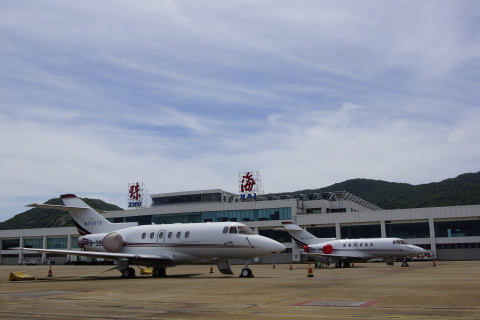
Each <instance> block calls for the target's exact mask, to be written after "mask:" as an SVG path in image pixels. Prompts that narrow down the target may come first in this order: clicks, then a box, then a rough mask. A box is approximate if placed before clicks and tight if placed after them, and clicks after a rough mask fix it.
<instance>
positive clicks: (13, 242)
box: [2, 238, 20, 250]
mask: <svg viewBox="0 0 480 320" xmlns="http://www.w3.org/2000/svg"><path fill="white" fill-rule="evenodd" d="M18 247H20V238H19V239H5V240H2V250H7V249H10V248H18Z"/></svg>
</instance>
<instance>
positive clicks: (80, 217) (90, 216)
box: [27, 194, 137, 235]
mask: <svg viewBox="0 0 480 320" xmlns="http://www.w3.org/2000/svg"><path fill="white" fill-rule="evenodd" d="M61 198H62V201H63V203H64V204H65V205H64V206H59V205H49V204H37V203H34V204H29V205H27V207H35V208H44V209H55V210H66V211H68V213H69V214H70V216H71V217H72V219H73V221H74V223H75V226H76V227H77V230H78V233H79V234H81V235H86V234H91V233H106V232H112V231H115V230H119V229H123V228H128V227H133V226H136V225H137V223H136V222H128V223H110V222H109V221H108V220H107V219H105V218H104V217H102V216H101V215H100V214H99V213H98V212H101V211H97V210H94V209H92V208H91V207H90V206H89V205H87V204H86V203H85V202H84V201H83V200H82V199H80V198H78V197H77V196H75V195H74V194H64V195H61Z"/></svg>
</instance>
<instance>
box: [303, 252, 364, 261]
mask: <svg viewBox="0 0 480 320" xmlns="http://www.w3.org/2000/svg"><path fill="white" fill-rule="evenodd" d="M301 254H307V255H309V256H320V257H325V258H332V259H334V260H338V261H362V260H366V259H370V258H369V257H364V255H363V254H349V255H345V254H336V253H330V254H325V253H323V252H313V253H312V252H301Z"/></svg>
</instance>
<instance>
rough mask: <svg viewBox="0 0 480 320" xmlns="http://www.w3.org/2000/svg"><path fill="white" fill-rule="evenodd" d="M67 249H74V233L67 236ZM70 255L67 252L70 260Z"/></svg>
mask: <svg viewBox="0 0 480 320" xmlns="http://www.w3.org/2000/svg"><path fill="white" fill-rule="evenodd" d="M67 250H72V235H71V234H69V235H68V236H67ZM70 257H71V256H70V255H68V254H67V261H70Z"/></svg>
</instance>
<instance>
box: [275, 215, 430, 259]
mask: <svg viewBox="0 0 480 320" xmlns="http://www.w3.org/2000/svg"><path fill="white" fill-rule="evenodd" d="M282 224H283V226H284V228H285V229H276V230H283V231H287V232H288V233H289V234H290V235H291V236H292V238H293V240H294V241H295V243H296V244H297V245H298V246H299V247H300V248H302V249H303V251H304V253H305V254H309V255H316V256H320V257H322V259H323V260H324V261H326V262H334V263H335V268H341V267H342V264H343V267H350V263H352V262H363V261H365V260H370V259H375V258H381V257H383V258H387V261H388V258H402V257H408V256H415V255H418V254H420V253H424V252H426V250H424V249H422V248H420V247H417V246H414V245H411V244H408V243H406V242H405V241H403V240H402V239H399V238H378V239H338V240H337V239H335V238H317V237H315V236H314V235H313V234H311V233H309V232H307V231H305V230H304V229H302V228H300V227H299V226H297V225H296V224H293V223H292V222H289V221H286V222H282Z"/></svg>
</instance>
